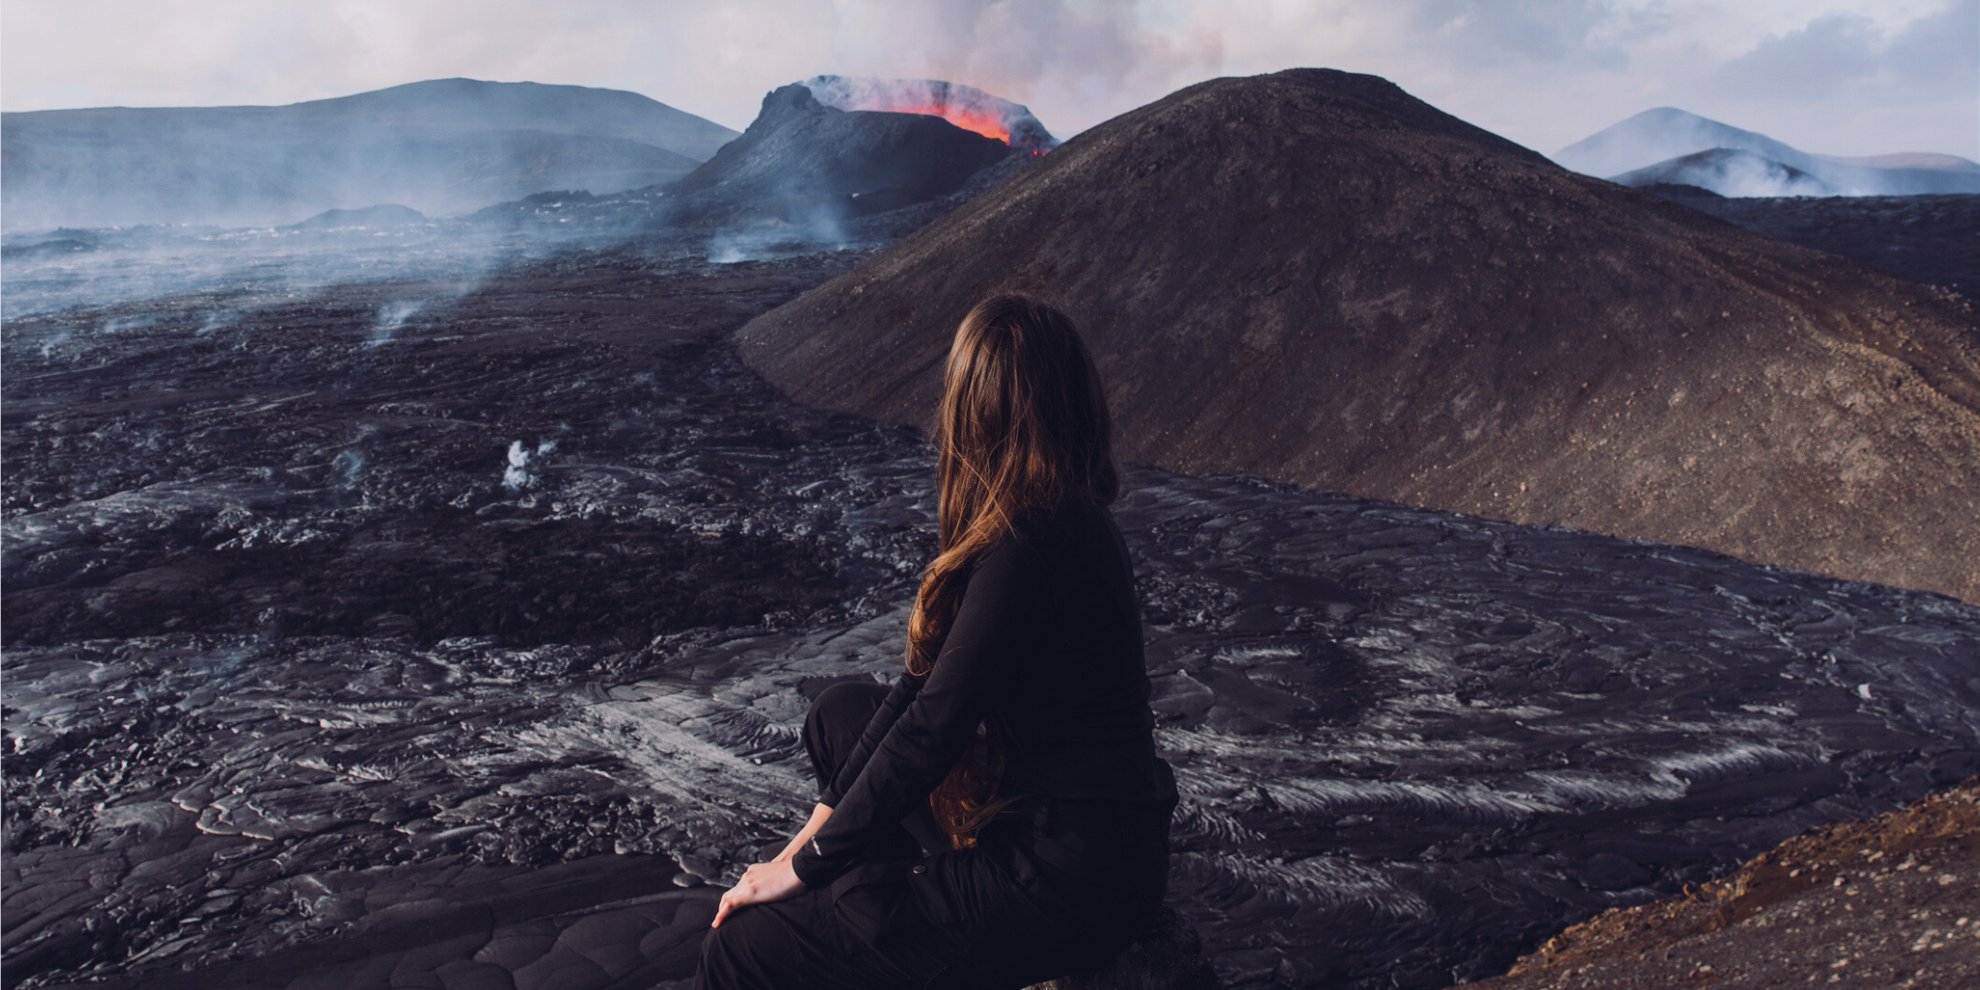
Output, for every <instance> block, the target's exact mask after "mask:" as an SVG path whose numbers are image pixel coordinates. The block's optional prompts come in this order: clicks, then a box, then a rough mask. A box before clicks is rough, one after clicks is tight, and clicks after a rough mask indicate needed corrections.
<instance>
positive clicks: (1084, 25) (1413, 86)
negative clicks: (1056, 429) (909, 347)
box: [0, 0, 1980, 159]
mask: <svg viewBox="0 0 1980 990" xmlns="http://www.w3.org/2000/svg"><path fill="white" fill-rule="evenodd" d="M1294 66H1325V67H1330V68H1339V69H1348V70H1352V71H1357V72H1371V73H1375V74H1377V75H1381V76H1384V77H1386V78H1388V79H1390V80H1392V81H1394V82H1395V83H1396V84H1398V85H1400V86H1401V87H1403V89H1405V90H1407V91H1408V92H1410V93H1411V94H1412V95H1414V96H1416V97H1418V98H1420V99H1423V100H1425V101H1427V102H1429V103H1430V104H1432V105H1434V106H1436V107H1438V108H1439V109H1442V110H1444V111H1445V112H1447V113H1452V114H1455V115H1457V116H1459V117H1462V118H1464V119H1465V120H1468V121H1470V122H1472V123H1474V124H1477V125H1479V126H1481V127H1484V128H1486V129H1488V130H1491V131H1494V132H1496V133H1498V134H1500V135H1502V136H1504V137H1507V138H1510V139H1512V140H1514V141H1517V142H1519V143H1520V144H1523V145H1526V146H1527V147H1530V148H1533V149H1535V150H1538V151H1541V152H1544V153H1552V152H1554V151H1557V150H1559V149H1560V148H1561V147H1562V146H1564V145H1567V144H1569V143H1571V142H1573V141H1576V140H1579V139H1580V138H1583V137H1586V136H1587V135H1589V134H1591V133H1593V132H1595V131H1597V130H1600V129H1601V128H1603V127H1606V126H1608V125H1610V124H1613V123H1615V122H1617V121H1619V120H1621V119H1623V118H1625V117H1628V116H1629V115H1631V114H1634V113H1636V112H1638V111H1641V110H1646V109H1649V108H1652V107H1657V106H1676V107H1681V108H1683V109H1686V110H1690V111H1692V112H1694V113H1699V114H1703V115H1705V116H1707V117H1712V118H1714V119H1717V120H1721V121H1724V122H1726V123H1729V124H1732V125H1734V126H1738V127H1744V128H1748V129H1750V130H1757V131H1761V132H1763V133H1766V134H1768V135H1770V136H1772V137H1775V138H1778V139H1780V140H1783V141H1786V142H1788V143H1789V144H1792V145H1795V146H1797V147H1800V148H1802V149H1803V150H1806V151H1813V152H1819V153H1827V154H1837V155H1868V154H1880V153H1887V152H1898V151H1934V152H1943V153H1949V154H1955V155H1960V156H1963V157H1966V158H1976V159H1980V0H1719V2H1709V0H1306V2H1287V0H1260V2H1248V0H1083V2H1074V0H921V2H904V0H810V2H806V0H765V2H734V3H727V2H719V0H690V2H666V0H661V2H654V0H562V2H559V3H545V2H540V0H479V2H470V0H387V2H376V0H309V2H288V0H143V2H135V3H134V2H128V0H0V108H4V109H6V110H41V109H54V108H66V107H84V106H210V105H221V104H283V103H293V102H297V101H301V100H310V99H320V98H325V97H332V96H343V95H348V94H350V93H356V92H362V91H365V90H371V89H379V88H383V87H386V86H392V85H397V84H400V83H406V82H413V81H416V80H421V79H433V78H443V77H451V76H467V77H470V78H475V79H492V80H500V81H525V80H527V81H533V82H543V83H568V84H576V85H585V86H600V87H607V88H612V89H626V90H632V91H634V92H638V93H642V94H644V95H646V96H650V97H652V98H654V99H656V100H659V101H661V102H663V103H666V104H669V105H671V106H674V107H678V108H680V109H682V110H686V111H689V112H691V113H696V114H699V115H701V116H704V117H707V118H709V119H711V120H714V121H716V122H718V123H721V124H724V125H727V126H729V127H732V128H735V129H737V130H740V129H742V128H743V127H745V126H747V125H748V123H749V121H750V120H751V119H752V118H753V117H754V116H755V115H756V109H757V106H758V104H759V103H760V101H761V100H762V98H763V95H764V94H765V93H767V92H768V91H770V90H771V89H774V88H776V87H777V86H780V85H782V84H784V83H788V82H795V81H797V80H800V79H804V78H806V77H809V76H812V75H816V74H819V73H838V74H842V75H874V76H894V77H907V78H939V79H949V80H953V81H956V82H963V83H968V84H970V85H974V86H977V87H979V88H982V89H986V90H989V91H991V92H993V93H996V94H998V95H1000V96H1004V97H1006V98H1009V99H1012V100H1016V101H1017V102H1019V103H1024V104H1026V105H1028V106H1029V107H1030V108H1031V109H1032V111H1033V112H1034V113H1035V114H1036V115H1037V116H1038V118H1039V119H1040V120H1041V121H1043V122H1044V124H1045V126H1046V127H1048V128H1049V129H1051V130H1052V131H1053V132H1054V133H1055V134H1057V135H1059V136H1060V137H1069V136H1071V135H1072V134H1074V133H1077V132H1078V131H1080V130H1083V129H1085V128H1087V127H1091V126H1093V125H1094V124H1097V123H1099V122H1101V121H1103V120H1105V119H1107V118H1109V117H1111V116H1114V115H1116V114H1119V113H1122V112H1125V111H1127V110H1131V109H1133V108H1135V107H1137V106H1141V105H1143V104H1145V103H1149V102H1151V101H1154V100H1157V99H1160V98H1161V97H1162V96H1164V95H1166V94H1168V93H1171V92H1173V91H1175V90H1177V89H1180V88H1182V87H1184V86H1187V85H1189V84H1191V83H1194V82H1199V81H1201V80H1204V79H1209V78H1213V77H1216V76H1232V75H1251V74H1254V73H1261V72H1272V71H1276V70H1278V69H1283V68H1290V67H1294Z"/></svg>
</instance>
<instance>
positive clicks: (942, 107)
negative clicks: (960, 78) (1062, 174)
mask: <svg viewBox="0 0 1980 990" xmlns="http://www.w3.org/2000/svg"><path fill="white" fill-rule="evenodd" d="M858 109H861V110H883V111H886V112H887V113H919V114H927V115H928V116H930V117H940V118H942V119H943V120H946V121H948V122H949V123H951V124H954V125H956V126H957V127H960V128H962V129H963V130H965V131H973V132H975V133H977V134H981V135H983V136H984V137H987V138H996V139H997V140H999V141H1002V142H1004V143H1005V144H1010V143H1011V129H1010V127H1009V126H1008V125H1006V124H1005V123H1004V121H1003V118H1002V117H1000V116H998V115H996V114H988V113H984V112H983V111H981V110H971V109H970V108H968V107H958V106H949V105H947V104H942V103H925V104H912V103H896V104H890V105H886V106H880V105H877V104H876V105H873V106H862V107H859V108H858Z"/></svg>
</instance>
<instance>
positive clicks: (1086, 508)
mask: <svg viewBox="0 0 1980 990" xmlns="http://www.w3.org/2000/svg"><path fill="white" fill-rule="evenodd" d="M1112 520H1113V516H1112V514H1111V513H1109V512H1108V510H1107V507H1106V506H1105V505H1102V504H1100V503H1099V502H1096V501H1093V500H1090V499H1076V500H1072V501H1067V502H1060V503H1055V504H1051V505H1031V506H1026V507H1024V508H1023V509H1020V510H1019V511H1018V512H1017V513H1015V514H1014V515H1013V516H1012V518H1011V527H1010V531H1009V533H1007V534H1006V540H1007V542H1009V543H1010V544H1011V545H1013V546H1015V547H1017V548H1020V549H1024V550H1029V551H1032V552H1035V553H1041V554H1044V553H1050V552H1052V551H1054V550H1063V549H1065V548H1067V547H1070V546H1075V545H1078V544H1080V543H1081V542H1082V541H1083V540H1087V539H1090V538H1092V537H1093V536H1094V535H1095V534H1098V533H1104V532H1106V531H1107V530H1108V529H1110V528H1111V527H1112V525H1113V522H1112Z"/></svg>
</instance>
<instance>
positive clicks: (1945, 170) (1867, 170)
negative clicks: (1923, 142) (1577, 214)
mask: <svg viewBox="0 0 1980 990" xmlns="http://www.w3.org/2000/svg"><path fill="white" fill-rule="evenodd" d="M1714 149H1723V150H1726V151H1733V152H1746V153H1748V154H1749V155H1751V156H1754V158H1750V159H1749V158H1739V159H1734V160H1733V161H1735V162H1736V164H1735V165H1733V167H1732V168H1731V169H1730V170H1728V171H1727V172H1726V180H1725V181H1726V185H1725V186H1724V187H1723V188H1722V187H1721V186H1719V185H1708V184H1703V183H1709V182H1712V181H1714V173H1713V170H1712V168H1711V167H1709V166H1708V167H1703V168H1700V167H1698V166H1697V164H1696V163H1692V164H1690V165H1687V164H1685V163H1682V162H1680V161H1678V160H1680V159H1684V158H1686V157H1687V156H1690V155H1694V154H1696V153H1698V152H1702V151H1711V150H1714ZM1554 160H1555V161H1557V162H1559V163H1561V164H1562V165H1565V166H1567V167H1568V168H1571V169H1574V170H1575V171H1577V172H1581V173H1583V174H1585V175H1593V176H1597V177H1602V178H1609V177H1616V179H1617V181H1623V180H1622V178H1621V177H1622V176H1624V175H1625V174H1642V175H1651V176H1654V175H1658V174H1662V173H1660V172H1658V171H1655V170H1654V169H1662V170H1664V171H1665V172H1678V171H1683V170H1685V169H1687V168H1690V169H1692V172H1693V175H1694V177H1695V178H1697V179H1699V180H1700V182H1698V183H1692V184H1698V185H1701V187H1702V188H1706V189H1710V190H1712V191H1713V192H1716V193H1719V194H1720V195H1723V196H1797V195H1831V196H1836V195H1840V196H1892V195H1910V194H1918V193H1980V164H1975V163H1974V162H1970V161H1967V160H1966V159H1964V158H1958V157H1955V156H1953V155H1939V154H1930V153H1924V152H1901V153H1897V154H1890V155H1874V156H1870V157H1864V158H1842V157H1836V156H1830V155H1818V154H1811V153H1809V152H1805V151H1802V150H1801V149H1799V148H1796V147H1793V146H1792V145H1788V144H1785V143H1783V142H1780V141H1776V140H1774V139H1773V138H1770V137H1768V136H1767V135H1765V134H1761V133H1758V132H1756V131H1748V130H1742V129H1741V128H1738V127H1733V126H1731V125H1729V124H1723V123H1720V122H1719V121H1716V120H1712V119H1710V118H1708V117H1700V116H1698V115H1697V114H1694V113H1688V112H1686V111H1683V110H1679V109H1677V108H1675V107H1658V108H1656V109H1654V110H1645V111H1644V112H1642V113H1639V114H1637V115H1635V116H1633V117H1630V118H1629V119H1627V120H1624V121H1622V122H1621V123H1619V124H1615V125H1613V126H1611V127H1607V128H1604V129H1603V130H1600V131H1597V132H1596V133H1594V134H1592V135H1589V136H1588V137H1586V138H1583V139H1582V140H1580V141H1577V142H1575V143H1573V144H1571V145H1568V146H1567V147H1565V148H1562V149H1561V150H1560V151H1558V152H1556V153H1555V154H1554ZM1774 166H1779V168H1775V167H1774ZM1653 167H1654V168H1653ZM1783 170H1787V171H1783ZM1790 172H1798V173H1801V174H1802V175H1804V176H1807V177H1808V178H1807V179H1791V178H1790V179H1789V180H1787V181H1784V182H1783V183H1782V184H1781V185H1778V186H1772V187H1768V186H1765V185H1762V184H1759V183H1758V182H1757V180H1756V177H1757V176H1759V175H1762V174H1765V173H1772V174H1776V175H1781V176H1788V175H1789V173H1790ZM1643 181H1672V180H1664V179H1657V178H1649V179H1646V180H1643ZM1811 182H1812V183H1813V184H1814V185H1811V184H1810V183H1811ZM1816 188H1819V189H1821V190H1823V191H1819V192H1817V191H1808V190H1812V189H1816Z"/></svg>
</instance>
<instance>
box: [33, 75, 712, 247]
mask: <svg viewBox="0 0 1980 990" xmlns="http://www.w3.org/2000/svg"><path fill="white" fill-rule="evenodd" d="M735 136H736V132H734V131H732V130H729V129H728V128H726V127H723V126H722V125H720V124H717V123H715V122H713V121H710V120H706V119H703V118H701V117H697V116H695V115H693V114H690V113H687V112H685V111H682V110H677V109H675V108H673V107H670V106H667V105H666V104H664V103H660V102H659V101H657V100H652V99H649V98H647V97H645V96H641V95H639V94H637V93H629V92H624V91H619V90H608V89H594V88H589V87H583V86H552V85H544V84H539V83H498V82H484V81H480V80H473V79H436V80H429V81H426V82H417V83H409V84H406V85H403V86H394V87H391V88H388V89H381V90H375V91H372V92H368V93H358V94H355V95H352V96H343V97H336V98H333V99H327V100H312V101H308V102H304V103H295V104H290V105H287V106H234V107H165V108H129V107H100V108H90V109H80V110H40V111H29V112H18V113H6V114H0V197H4V211H5V212H4V222H5V224H6V227H7V229H10V230H22V229H35V228H41V227H56V226H104V225H119V224H132V223H215V224H236V225H238V224H266V223H293V222H296V221H299V220H302V219H304V218H306V217H309V216H312V215H314V214H317V213H321V212H323V211H324V210H330V209H354V208H362V207H366V206H371V205H374V204H378V203H403V204H406V205H408V206H411V207H413V208H414V209H417V210H420V211H421V212H423V213H426V214H428V215H446V214H451V213H459V212H464V211H467V210H471V209H474V208H477V207H480V206H485V205H488V204H491V203H496V202H502V201H504V200H513V199H517V198H520V197H522V196H527V195H529V194H531V193H535V192H541V191H544V190H548V189H586V190H590V191H592V192H617V191H620V190H623V189H632V188H638V187H640V186H646V185H654V184H657V183H661V182H667V181H671V180H673V179H677V178H680V177H681V176H684V175H686V174H688V173H689V172H691V171H693V170H694V168H695V167H696V166H697V165H698V164H700V163H701V162H702V161H705V160H706V159H708V158H709V157H711V156H712V155H713V154H714V153H715V150H716V149H717V148H719V147H721V146H722V145H723V144H726V143H727V142H728V141H729V140H731V139H733V138H734V137H735Z"/></svg>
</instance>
